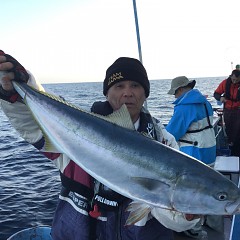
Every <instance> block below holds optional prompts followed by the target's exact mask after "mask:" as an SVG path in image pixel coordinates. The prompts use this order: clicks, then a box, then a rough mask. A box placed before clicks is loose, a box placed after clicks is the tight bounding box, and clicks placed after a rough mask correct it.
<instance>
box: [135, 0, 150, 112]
mask: <svg viewBox="0 0 240 240" xmlns="http://www.w3.org/2000/svg"><path fill="white" fill-rule="evenodd" d="M133 10H134V17H135V26H136V33H137V42H138V55H139V61H140V62H141V63H143V60H142V49H141V41H140V34H139V26H138V16H137V5H136V1H135V0H133ZM143 105H144V108H145V109H146V110H147V109H148V106H147V99H146V100H145V101H144V104H143Z"/></svg>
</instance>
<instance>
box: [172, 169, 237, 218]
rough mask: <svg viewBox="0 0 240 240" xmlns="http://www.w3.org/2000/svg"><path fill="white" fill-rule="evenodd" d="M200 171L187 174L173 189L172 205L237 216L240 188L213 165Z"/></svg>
mask: <svg viewBox="0 0 240 240" xmlns="http://www.w3.org/2000/svg"><path fill="white" fill-rule="evenodd" d="M205 170H206V172H205V173H202V174H199V173H198V172H197V171H196V172H195V174H193V173H191V174H190V173H184V174H182V175H180V176H179V177H178V179H177V181H176V185H175V187H174V189H173V191H172V196H171V203H172V208H173V209H175V210H176V211H179V212H183V213H190V214H201V215H233V214H237V213H240V190H239V188H238V187H237V186H236V185H235V184H234V183H233V182H232V181H230V180H229V179H228V178H226V177H225V176H223V175H222V174H220V173H219V172H216V171H215V170H213V169H211V168H209V169H207V168H206V169H205Z"/></svg>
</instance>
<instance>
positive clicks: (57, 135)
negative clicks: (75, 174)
mask: <svg viewBox="0 0 240 240" xmlns="http://www.w3.org/2000/svg"><path fill="white" fill-rule="evenodd" d="M14 87H15V89H16V91H17V92H18V93H19V94H20V95H21V97H22V98H23V100H24V102H25V104H26V105H27V106H28V107H29V109H30V110H31V112H32V114H33V116H34V118H35V119H36V121H37V122H38V124H39V126H40V127H41V129H42V130H43V132H44V135H45V138H46V144H47V146H49V150H50V147H51V145H53V146H54V147H55V148H56V149H57V150H58V151H59V152H62V153H65V154H66V155H68V156H69V157H70V158H71V159H72V160H73V161H74V162H76V163H77V164H78V165H79V166H81V167H82V168H83V169H84V170H85V171H86V172H88V173H89V174H90V175H92V176H93V177H94V178H96V179H97V180H98V181H100V182H102V183H103V184H105V185H106V186H108V187H109V188H111V189H112V190H114V191H116V192H118V193H120V194H122V195H123V196H126V197H128V198H130V199H133V200H135V201H137V202H140V203H143V205H145V206H146V205H149V206H150V208H155V207H157V208H164V209H170V210H175V211H178V212H182V213H190V214H202V215H205V214H209V215H228V214H229V215H231V214H237V213H239V212H240V190H239V189H238V188H237V186H236V185H235V184H234V183H233V182H231V181H230V180H228V179H227V178H225V177H224V176H222V175H221V174H220V173H218V172H216V171H215V170H213V169H212V168H210V167H208V166H207V165H205V164H203V163H201V162H200V161H198V160H196V159H194V158H191V157H189V156H188V155H186V154H184V153H181V152H180V151H177V150H174V149H172V148H170V147H168V146H166V145H164V144H161V143H159V142H157V141H154V140H152V139H150V138H148V137H146V136H143V135H142V134H140V133H138V132H137V131H135V130H134V127H133V124H132V121H131V118H130V115H129V112H128V110H127V108H126V106H125V105H123V106H122V108H121V109H120V110H119V111H116V112H114V113H113V114H111V115H109V116H106V117H103V116H100V115H96V114H92V113H89V112H86V111H83V110H81V109H79V108H78V107H76V106H74V105H71V104H69V103H67V102H65V101H63V100H61V99H60V98H58V97H55V96H53V95H50V94H47V93H44V92H39V91H37V90H35V89H33V88H31V87H29V86H28V85H27V84H24V83H18V82H14ZM130 210H131V207H130ZM133 210H134V207H133ZM143 215H144V214H143ZM141 217H142V215H141V214H140V217H139V218H141Z"/></svg>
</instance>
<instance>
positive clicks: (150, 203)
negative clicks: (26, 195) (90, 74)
mask: <svg viewBox="0 0 240 240" xmlns="http://www.w3.org/2000/svg"><path fill="white" fill-rule="evenodd" d="M1 71H3V73H2V74H1V75H0V76H1V78H0V80H1V88H0V98H1V99H3V101H1V106H2V109H3V111H4V112H5V114H6V115H7V116H8V118H9V120H10V122H11V124H12V125H13V126H14V128H15V129H16V130H18V131H19V133H20V134H21V136H22V137H23V138H24V139H26V140H27V141H28V142H29V143H31V144H32V145H33V146H35V147H36V148H37V149H39V150H40V151H41V152H43V154H45V156H46V157H48V158H49V159H50V160H52V161H53V162H54V164H55V165H56V166H57V167H58V168H59V170H60V173H61V181H62V191H61V193H60V196H59V204H58V206H57V209H56V212H55V216H54V220H53V224H52V237H53V239H58V240H61V239H64V240H66V239H70V240H71V239H79V240H88V239H99V240H100V239H101V240H103V239H104V240H105V239H110V240H115V239H126V240H132V239H135V240H143V239H144V240H145V239H149V240H170V239H171V240H172V239H173V233H172V231H171V230H170V229H172V230H175V231H179V232H180V231H184V230H186V229H190V228H192V227H193V226H194V225H195V224H196V223H197V222H199V221H200V218H199V216H198V214H201V213H202V212H203V213H206V214H212V212H214V213H215V214H227V213H230V214H233V213H235V212H238V211H239V204H240V202H239V201H240V200H239V190H238V189H237V187H236V186H234V184H232V183H231V182H230V181H228V180H227V179H225V178H224V177H222V176H221V175H220V174H219V173H217V172H215V171H214V170H212V169H210V168H208V167H207V166H205V165H203V164H202V163H200V162H198V161H197V160H195V159H192V158H190V157H188V156H186V155H184V154H182V153H180V152H179V151H177V150H172V149H171V148H170V147H173V148H178V147H177V143H176V141H175V139H174V138H173V136H172V135H171V134H169V133H168V132H167V131H166V130H165V129H164V127H163V125H162V124H161V123H160V122H159V121H157V120H156V119H154V118H153V117H152V116H151V115H150V113H149V112H148V111H147V110H146V109H144V108H143V107H142V105H143V103H144V101H145V100H146V98H147V97H148V96H149V91H150V83H149V80H148V76H147V73H146V70H145V68H144V67H143V65H142V64H141V62H140V61H138V60H137V59H133V58H126V57H121V58H119V59H117V60H116V61H115V62H114V63H113V64H112V65H111V66H110V67H109V68H108V69H107V71H106V77H105V79H104V83H103V94H104V95H105V96H106V101H105V102H95V103H94V104H93V105H92V108H91V112H93V113H94V114H90V113H86V112H84V111H81V110H80V109H78V108H77V107H74V106H72V105H71V104H68V103H66V102H64V101H62V100H61V99H59V98H57V97H56V96H55V97H54V96H50V95H49V94H47V93H44V92H43V91H44V89H43V88H42V87H41V85H39V84H37V82H36V81H35V79H34V77H33V76H32V74H31V73H30V72H27V71H26V70H25V68H24V67H22V66H21V64H20V63H18V62H17V61H16V60H15V59H14V58H13V57H11V56H10V55H7V54H5V53H4V52H3V51H1V52H0V72H1ZM12 80H13V85H14V88H13V85H12V82H11V81H12ZM23 82H24V83H27V85H26V84H24V83H23ZM28 86H31V87H33V88H29V87H28ZM34 89H38V90H41V92H38V91H35V90H34ZM21 99H23V100H21ZM39 102H40V103H44V106H43V104H39ZM45 104H47V105H51V108H49V109H50V111H49V112H45V110H46V108H48V106H47V105H45ZM58 106H60V107H58ZM55 107H56V108H57V111H56V112H55V114H56V118H54V115H53V120H54V121H52V119H48V122H47V123H46V121H44V116H48V114H49V113H51V112H52V111H54V108H55ZM36 108H38V109H37V111H36ZM29 109H31V111H30V110H29ZM45 113H46V114H45ZM58 113H60V115H59V116H57V114H58ZM70 113H71V114H70ZM32 114H33V115H34V118H33V116H32ZM44 114H45V115H44ZM129 114H130V115H129ZM43 115H44V116H43ZM61 116H62V117H61ZM79 116H81V117H79ZM65 117H66V120H65V121H63V119H62V118H65ZM75 120H76V121H75ZM83 120H84V121H83ZM58 121H62V122H61V124H65V125H64V128H63V127H62V125H61V126H60V127H58V125H60V124H58ZM79 121H81V124H80V125H78V122H79ZM69 123H71V126H69ZM85 124H86V125H85ZM82 125H84V126H82ZM39 126H40V127H39ZM62 128H63V130H62ZM55 129H57V130H58V131H59V132H58V137H57V138H56V135H54V134H55V132H54V130H55ZM135 129H136V130H137V131H136V130H135ZM76 130H78V131H79V135H80V137H79V138H78V132H77V131H76ZM61 131H62V132H61ZM121 132H122V135H123V136H124V137H123V138H122V139H121V137H122V136H121V134H120V133H121ZM139 132H140V133H141V134H139ZM73 133H75V134H73ZM111 135H113V136H114V137H113V136H111ZM146 136H148V137H146ZM56 139H58V141H56ZM76 139H77V140H76ZM103 140H104V141H103ZM132 140H133V141H132ZM135 140H136V141H135ZM138 140H139V141H138ZM155 140H157V141H159V142H161V143H163V142H164V143H166V144H167V145H168V146H166V145H163V144H160V143H158V142H157V141H155ZM141 143H143V144H141ZM72 145H74V146H73V147H72ZM169 146H170V147H169ZM145 147H146V149H145ZM149 148H150V149H149ZM76 149H77V150H76ZM158 149H159V150H160V151H159V150H158ZM149 150H150V151H149ZM145 155H147V157H146V159H145ZM156 155H159V156H156ZM156 157H158V159H157V158H156ZM178 157H180V158H179V159H178ZM161 159H163V160H167V161H163V162H160V160H161ZM145 160H146V161H145ZM156 160H157V161H156ZM189 161H191V162H189ZM185 162H186V163H185ZM115 164H116V165H115ZM201 170H203V171H201ZM199 172H202V174H201V175H200V174H199ZM161 173H163V174H162V176H160V175H161ZM159 174H160V175H159ZM95 179H97V180H95ZM203 180H204V181H205V180H206V181H211V182H214V181H216V182H217V183H214V187H212V186H208V185H207V184H206V183H205V182H204V181H203ZM190 182H197V184H198V186H197V187H196V185H194V184H193V186H192V185H191V184H189V183H190ZM208 187H209V188H210V190H211V192H212V193H211V194H212V195H214V197H212V196H211V194H210V190H209V188H208ZM197 188H199V189H200V191H198V189H197ZM158 191H159V192H158ZM228 191H229V194H228ZM193 194H194V195H193ZM208 195H209V196H208ZM190 199H193V201H192V204H190V202H189V200H190ZM132 200H134V201H132ZM213 206H214V207H213ZM129 212H130V214H129ZM182 212H184V213H186V214H183V213H182ZM192 213H193V214H196V215H192Z"/></svg>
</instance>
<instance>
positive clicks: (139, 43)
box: [133, 0, 143, 63]
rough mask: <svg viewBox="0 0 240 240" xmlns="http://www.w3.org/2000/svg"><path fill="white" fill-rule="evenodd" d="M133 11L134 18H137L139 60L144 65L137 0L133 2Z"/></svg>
mask: <svg viewBox="0 0 240 240" xmlns="http://www.w3.org/2000/svg"><path fill="white" fill-rule="evenodd" d="M133 10H134V17H135V26H136V33H137V42H138V54H139V60H140V62H141V63H143V61H142V50H141V41H140V34H139V26H138V16H137V5H136V1H135V0H133Z"/></svg>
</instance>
